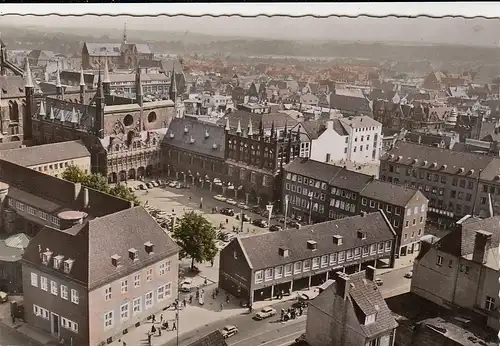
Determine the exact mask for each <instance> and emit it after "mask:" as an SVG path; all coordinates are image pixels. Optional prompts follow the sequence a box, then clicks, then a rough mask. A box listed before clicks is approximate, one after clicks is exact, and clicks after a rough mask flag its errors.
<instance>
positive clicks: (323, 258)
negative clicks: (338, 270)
mask: <svg viewBox="0 0 500 346" xmlns="http://www.w3.org/2000/svg"><path fill="white" fill-rule="evenodd" d="M327 265H328V255H324V256H321V268H324V267H326V266H327Z"/></svg>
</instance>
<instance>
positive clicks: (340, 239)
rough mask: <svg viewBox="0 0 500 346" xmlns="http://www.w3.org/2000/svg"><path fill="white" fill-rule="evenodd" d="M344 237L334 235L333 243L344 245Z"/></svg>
mask: <svg viewBox="0 0 500 346" xmlns="http://www.w3.org/2000/svg"><path fill="white" fill-rule="evenodd" d="M343 238H344V237H342V236H341V235H334V236H333V243H334V244H335V245H342V244H343Z"/></svg>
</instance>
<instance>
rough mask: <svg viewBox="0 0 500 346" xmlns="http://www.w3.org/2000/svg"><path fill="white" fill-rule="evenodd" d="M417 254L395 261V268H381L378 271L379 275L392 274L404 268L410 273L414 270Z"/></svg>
mask: <svg viewBox="0 0 500 346" xmlns="http://www.w3.org/2000/svg"><path fill="white" fill-rule="evenodd" d="M416 257H417V254H411V255H408V256H404V257H400V258H398V259H396V260H395V261H394V268H380V269H377V271H376V273H377V275H384V274H386V273H389V272H392V271H394V270H399V269H403V268H408V271H410V270H412V269H413V262H414V260H415V258H416Z"/></svg>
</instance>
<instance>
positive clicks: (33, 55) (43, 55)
mask: <svg viewBox="0 0 500 346" xmlns="http://www.w3.org/2000/svg"><path fill="white" fill-rule="evenodd" d="M54 55H55V54H54V52H52V51H50V50H40V49H33V50H32V51H31V52H30V53H29V54H28V58H30V59H33V60H36V61H37V62H38V61H47V60H50V59H52V58H54Z"/></svg>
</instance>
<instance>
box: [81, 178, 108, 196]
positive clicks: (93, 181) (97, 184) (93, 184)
mask: <svg viewBox="0 0 500 346" xmlns="http://www.w3.org/2000/svg"><path fill="white" fill-rule="evenodd" d="M82 184H83V185H85V186H87V187H90V188H91V189H94V190H98V191H102V192H106V193H109V190H110V187H109V184H108V179H106V177H105V176H103V175H102V174H100V173H94V174H90V175H87V177H86V178H85V180H84V181H83V182H82Z"/></svg>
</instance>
